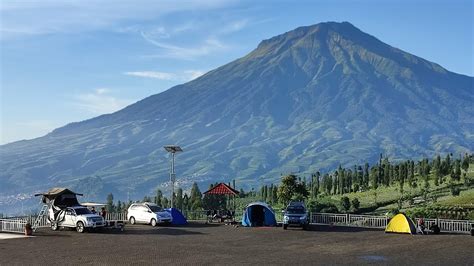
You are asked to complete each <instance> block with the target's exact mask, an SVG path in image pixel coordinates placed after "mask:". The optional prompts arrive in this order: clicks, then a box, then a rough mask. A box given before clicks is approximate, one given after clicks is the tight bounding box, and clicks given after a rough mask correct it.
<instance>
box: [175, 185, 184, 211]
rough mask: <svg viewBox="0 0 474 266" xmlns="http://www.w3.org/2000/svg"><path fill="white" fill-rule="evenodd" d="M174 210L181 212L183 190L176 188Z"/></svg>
mask: <svg viewBox="0 0 474 266" xmlns="http://www.w3.org/2000/svg"><path fill="white" fill-rule="evenodd" d="M176 208H177V209H178V210H181V211H182V210H183V189H182V188H178V191H177V192H176Z"/></svg>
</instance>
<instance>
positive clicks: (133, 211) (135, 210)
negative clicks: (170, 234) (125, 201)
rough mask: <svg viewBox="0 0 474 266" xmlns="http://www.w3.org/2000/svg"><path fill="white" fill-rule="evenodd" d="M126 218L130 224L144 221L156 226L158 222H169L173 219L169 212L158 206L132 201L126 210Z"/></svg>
mask: <svg viewBox="0 0 474 266" xmlns="http://www.w3.org/2000/svg"><path fill="white" fill-rule="evenodd" d="M127 220H128V221H129V222H130V224H135V223H145V224H151V225H152V226H156V225H157V224H159V223H162V224H169V223H171V222H172V221H173V217H172V216H171V214H170V213H169V212H167V211H165V210H163V209H162V208H161V207H160V206H158V205H156V204H154V203H150V202H144V203H133V204H132V205H130V207H129V208H128V211H127Z"/></svg>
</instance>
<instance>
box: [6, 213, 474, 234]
mask: <svg viewBox="0 0 474 266" xmlns="http://www.w3.org/2000/svg"><path fill="white" fill-rule="evenodd" d="M183 215H184V216H185V217H186V219H188V220H189V221H207V219H208V216H207V212H206V211H183ZM242 215H243V212H242V211H237V212H236V213H235V216H234V219H235V220H236V221H240V220H241V219H242ZM275 216H276V220H277V221H278V222H282V220H283V214H282V213H280V212H275ZM36 218H37V216H36V215H30V216H22V217H8V218H0V232H14V233H23V232H24V228H25V225H26V224H27V223H29V224H31V225H32V226H33V225H34V223H35V221H36ZM419 219H421V218H415V219H413V222H414V223H415V224H416V223H417V222H418V220H419ZM106 220H108V221H127V213H126V212H120V213H116V212H112V213H107V216H106ZM389 221H390V219H389V217H387V216H372V215H359V214H338V213H311V214H310V223H311V224H327V225H337V226H355V227H367V228H385V227H386V226H387V224H388V222H389ZM424 223H425V227H426V228H430V227H431V226H432V225H433V224H437V225H438V227H439V228H440V229H441V231H443V232H454V233H470V231H471V228H472V226H473V224H474V221H471V220H449V219H429V218H424ZM38 227H39V228H40V227H49V222H48V219H47V217H46V216H43V217H42V218H41V219H40V221H39V223H38Z"/></svg>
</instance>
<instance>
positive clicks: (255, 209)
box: [242, 202, 277, 227]
mask: <svg viewBox="0 0 474 266" xmlns="http://www.w3.org/2000/svg"><path fill="white" fill-rule="evenodd" d="M242 225H243V226H251V227H254V226H276V225H277V222H276V218H275V212H274V211H273V210H272V208H271V207H270V206H269V205H268V204H266V203H265V202H253V203H250V204H249V205H247V207H246V208H245V211H244V215H243V216H242Z"/></svg>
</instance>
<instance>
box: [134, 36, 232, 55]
mask: <svg viewBox="0 0 474 266" xmlns="http://www.w3.org/2000/svg"><path fill="white" fill-rule="evenodd" d="M140 34H141V36H142V37H143V39H145V40H146V41H147V42H149V43H151V44H153V45H154V46H156V47H159V48H161V49H162V53H160V54H157V55H151V56H146V57H164V58H175V59H184V60H194V59H195V58H196V57H199V56H203V55H208V54H210V53H212V52H216V51H219V50H225V49H227V48H228V46H227V45H224V44H223V43H222V42H221V41H219V40H218V39H216V38H215V37H209V38H207V39H206V40H204V42H203V43H201V44H200V45H197V46H193V47H183V46H178V45H174V44H170V43H166V42H162V41H160V39H159V38H154V37H153V36H151V35H149V34H148V33H145V32H143V31H142V32H141V33H140Z"/></svg>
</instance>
